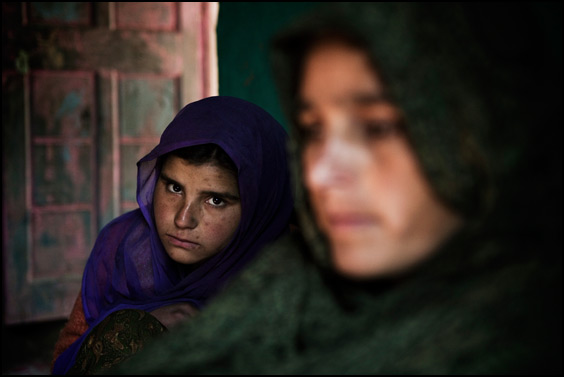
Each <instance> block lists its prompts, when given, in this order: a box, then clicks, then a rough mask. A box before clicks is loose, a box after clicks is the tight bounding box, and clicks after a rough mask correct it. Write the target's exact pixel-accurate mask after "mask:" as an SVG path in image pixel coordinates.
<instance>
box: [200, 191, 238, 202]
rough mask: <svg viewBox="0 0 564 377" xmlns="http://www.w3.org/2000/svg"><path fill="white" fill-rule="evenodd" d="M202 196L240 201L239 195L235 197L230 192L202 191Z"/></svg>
mask: <svg viewBox="0 0 564 377" xmlns="http://www.w3.org/2000/svg"><path fill="white" fill-rule="evenodd" d="M201 193H202V194H204V195H208V196H218V197H220V198H225V199H229V200H232V201H238V200H239V197H238V196H237V195H233V194H231V193H229V192H218V191H201Z"/></svg>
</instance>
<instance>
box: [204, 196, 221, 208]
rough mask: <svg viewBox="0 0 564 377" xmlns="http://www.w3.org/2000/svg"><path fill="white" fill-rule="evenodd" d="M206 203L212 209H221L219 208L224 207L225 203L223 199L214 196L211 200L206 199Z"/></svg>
mask: <svg viewBox="0 0 564 377" xmlns="http://www.w3.org/2000/svg"><path fill="white" fill-rule="evenodd" d="M207 202H208V203H209V204H211V205H212V206H214V207H221V206H223V205H225V202H224V201H223V199H221V198H218V197H217V196H214V197H213V198H210V199H208V201H207Z"/></svg>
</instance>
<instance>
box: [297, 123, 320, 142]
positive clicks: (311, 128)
mask: <svg viewBox="0 0 564 377" xmlns="http://www.w3.org/2000/svg"><path fill="white" fill-rule="evenodd" d="M298 132H299V135H300V138H301V139H302V140H303V141H304V142H311V141H315V140H319V139H320V138H321V134H322V133H321V127H320V126H319V125H308V126H300V127H299V128H298Z"/></svg>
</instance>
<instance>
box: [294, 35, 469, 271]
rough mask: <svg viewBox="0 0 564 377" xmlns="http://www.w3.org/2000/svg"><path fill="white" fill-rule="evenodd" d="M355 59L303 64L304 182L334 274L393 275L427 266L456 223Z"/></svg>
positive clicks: (324, 53) (366, 68)
mask: <svg viewBox="0 0 564 377" xmlns="http://www.w3.org/2000/svg"><path fill="white" fill-rule="evenodd" d="M382 94H383V86H382V83H381V81H380V79H379V78H378V76H377V75H376V74H375V72H374V70H373V69H372V68H371V66H370V64H369V61H368V59H367V57H366V55H364V54H363V53H362V52H361V51H360V50H357V49H354V48H351V47H348V46H346V45H344V44H339V43H329V44H322V45H319V46H317V47H316V48H315V49H313V50H312V51H311V52H310V53H309V54H308V56H307V57H306V60H305V63H304V70H303V76H302V81H301V86H300V88H299V95H300V99H301V102H302V104H301V105H302V106H301V109H300V111H299V113H298V122H299V124H300V128H301V131H302V133H303V135H304V137H305V147H304V152H303V155H302V164H303V167H304V181H305V185H306V187H307V189H308V192H309V196H310V202H311V204H312V207H313V212H314V216H315V219H316V221H317V224H318V225H319V227H320V229H321V230H322V231H323V232H324V234H325V235H326V236H327V237H328V240H329V243H330V247H331V253H332V258H333V262H334V265H335V267H336V269H337V270H338V271H340V272H341V273H343V274H345V275H348V276H350V277H356V278H366V277H377V276H387V275H394V274H398V273H401V272H403V271H404V270H406V269H408V268H410V267H411V266H413V265H414V264H416V263H418V262H419V261H421V260H423V259H424V258H425V257H427V256H428V255H429V254H430V253H431V252H432V251H433V250H434V249H435V248H436V247H437V246H438V244H439V243H440V242H442V241H443V240H444V239H445V238H446V237H447V236H448V235H450V234H451V233H452V232H454V230H455V229H456V228H458V226H459V225H460V223H461V219H460V218H459V217H458V216H457V215H456V214H455V213H453V212H451V211H450V210H449V209H447V208H446V207H445V206H444V205H443V204H442V203H441V202H440V201H439V200H438V198H437V197H435V195H434V193H433V191H432V190H431V187H430V185H429V183H428V182H427V180H426V179H425V177H424V176H423V174H422V171H421V168H420V166H419V165H418V161H417V159H416V157H415V155H414V153H413V151H412V149H411V147H410V146H409V144H408V142H407V140H406V138H405V137H404V136H403V134H402V132H401V131H400V130H399V127H398V125H399V124H400V122H401V113H400V110H399V109H398V108H397V107H395V106H394V105H393V104H391V103H390V102H389V101H386V100H385V99H384V98H383V96H382Z"/></svg>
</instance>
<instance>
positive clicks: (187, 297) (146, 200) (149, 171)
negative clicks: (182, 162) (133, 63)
mask: <svg viewBox="0 0 564 377" xmlns="http://www.w3.org/2000/svg"><path fill="white" fill-rule="evenodd" d="M207 143H213V144H217V145H219V146H220V147H221V148H222V149H223V150H224V151H225V152H226V153H227V154H228V155H229V156H230V157H231V159H232V160H233V162H234V163H235V165H236V166H237V170H238V183H239V195H240V198H241V221H240V223H239V226H238V228H237V230H236V232H235V235H234V237H233V239H232V240H231V242H230V243H229V245H228V246H227V247H226V248H225V249H224V250H222V251H220V252H219V253H217V254H216V255H214V256H212V257H211V258H209V259H208V260H206V261H204V262H203V263H202V264H201V265H199V266H198V267H197V268H196V269H194V268H193V267H190V266H187V265H182V264H179V263H177V262H174V261H173V260H172V259H170V257H169V256H168V254H167V253H166V251H165V250H164V248H163V246H162V244H161V241H160V239H159V236H158V234H157V230H156V225H155V222H154V218H153V192H154V188H155V183H156V181H157V179H158V177H159V174H160V171H159V169H160V164H159V163H158V158H159V157H160V156H162V155H164V154H166V153H168V152H170V151H173V150H175V149H179V148H184V147H188V146H192V145H199V144H207ZM137 167H138V173H137V202H138V204H139V209H137V210H134V211H131V212H128V213H126V214H124V215H121V216H120V217H118V218H116V219H115V220H113V221H112V222H110V223H109V224H108V225H106V226H105V227H104V228H103V229H102V230H101V232H100V234H99V236H98V238H97V240H96V243H95V245H94V248H93V250H92V253H91V255H90V257H89V259H88V262H87V264H86V267H85V270H84V275H83V281H82V303H83V308H84V314H85V317H86V321H87V322H88V325H89V329H88V331H87V332H86V333H85V334H83V335H82V336H81V337H80V338H79V339H78V340H77V341H76V342H74V343H73V344H72V345H71V346H70V347H69V348H68V349H67V350H66V351H65V352H64V353H63V354H61V355H60V356H59V358H58V359H57V361H56V362H55V365H54V369H53V373H54V374H61V373H66V372H67V370H68V369H69V368H70V367H71V366H72V364H73V363H74V359H75V357H76V354H77V352H78V350H79V348H80V345H81V344H82V341H83V340H84V339H85V338H86V336H87V335H88V334H89V332H90V330H91V329H92V328H93V327H95V326H96V325H97V324H98V323H100V322H101V321H102V320H103V319H104V318H105V317H106V316H107V315H108V314H110V313H112V312H114V311H117V310H120V309H126V308H135V309H141V310H146V311H152V310H154V309H157V308H159V307H162V306H166V305H169V304H172V303H175V302H190V303H192V304H194V305H195V306H196V307H198V308H201V307H202V306H203V305H204V304H205V303H206V300H207V299H208V298H210V297H211V296H213V295H214V294H215V293H217V292H218V290H219V289H220V288H221V287H222V286H223V285H224V284H225V283H226V282H227V281H228V280H229V279H230V278H231V277H232V276H233V275H234V274H236V273H237V272H239V271H240V270H241V268H242V267H244V266H245V265H246V264H247V263H248V262H249V261H250V260H251V259H252V258H253V257H254V256H255V255H256V254H257V252H258V251H259V250H260V249H261V248H262V247H263V246H264V245H265V244H267V243H269V242H272V241H274V240H275V239H276V238H278V237H279V236H280V235H282V233H284V232H285V231H286V230H287V229H288V223H289V219H290V216H291V213H292V209H293V200H292V196H291V188H290V178H289V173H288V166H287V160H286V133H285V131H284V129H283V128H282V126H281V125H280V124H279V123H278V122H277V121H276V120H275V119H274V118H273V117H272V116H271V115H270V114H268V113H267V112H266V111H264V110H263V109H261V108H260V107H258V106H256V105H254V104H252V103H250V102H247V101H244V100H242V99H238V98H234V97H226V96H218V97H209V98H205V99H202V100H199V101H196V102H193V103H190V104H188V105H186V106H185V107H184V108H183V109H182V110H180V112H179V113H178V114H177V115H176V117H175V118H174V119H173V120H172V122H171V123H170V124H169V125H168V127H167V128H166V130H165V131H164V132H163V134H162V136H161V140H160V143H159V144H158V145H157V146H156V147H155V148H154V149H153V150H152V151H151V152H150V153H149V154H148V155H146V156H145V157H143V158H142V159H141V160H139V162H138V163H137Z"/></svg>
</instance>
